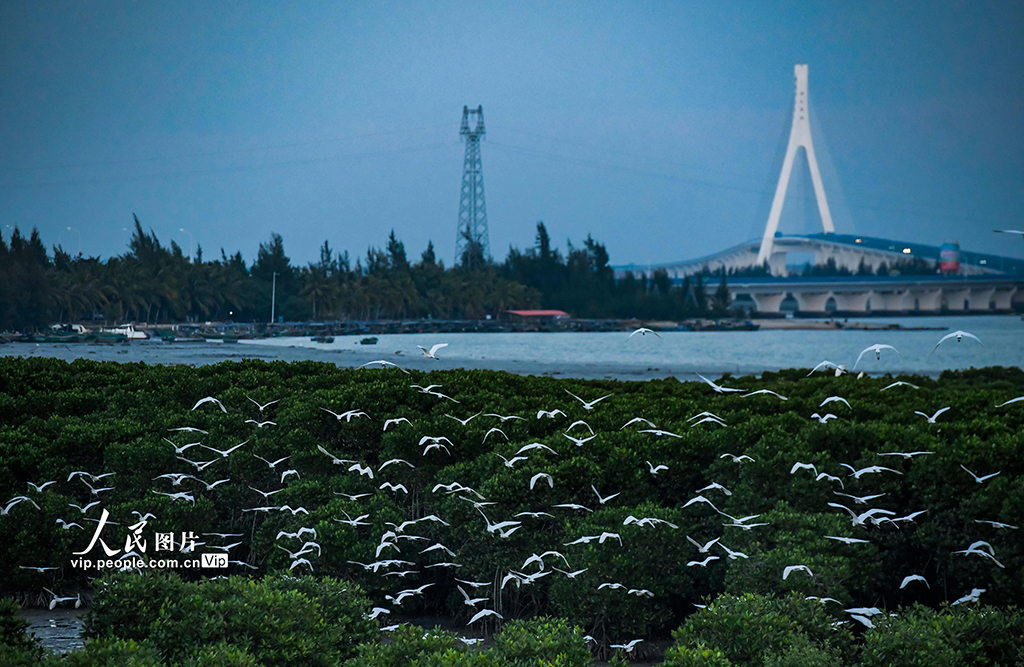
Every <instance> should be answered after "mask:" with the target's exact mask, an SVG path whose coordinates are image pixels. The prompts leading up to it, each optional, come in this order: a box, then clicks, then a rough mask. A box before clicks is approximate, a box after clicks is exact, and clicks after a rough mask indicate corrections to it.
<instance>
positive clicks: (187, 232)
mask: <svg viewBox="0 0 1024 667" xmlns="http://www.w3.org/2000/svg"><path fill="white" fill-rule="evenodd" d="M178 231H179V232H185V233H186V234H188V261H190V262H191V261H192V232H190V231H188V230H187V229H185V228H184V227H178Z"/></svg>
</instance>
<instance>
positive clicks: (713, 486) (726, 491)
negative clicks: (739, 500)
mask: <svg viewBox="0 0 1024 667" xmlns="http://www.w3.org/2000/svg"><path fill="white" fill-rule="evenodd" d="M715 490H718V491H721V492H722V493H724V494H725V495H727V496H731V495H732V491H730V490H729V489H727V488H725V487H724V486H722V485H721V484H719V483H718V482H712V483H711V484H708V485H707V486H705V487H704V488H703V489H697V493H700V492H701V491H715Z"/></svg>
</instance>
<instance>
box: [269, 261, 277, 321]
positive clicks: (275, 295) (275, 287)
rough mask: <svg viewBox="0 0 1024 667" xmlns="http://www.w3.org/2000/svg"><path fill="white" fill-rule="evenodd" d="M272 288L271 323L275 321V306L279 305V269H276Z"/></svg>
mask: <svg viewBox="0 0 1024 667" xmlns="http://www.w3.org/2000/svg"><path fill="white" fill-rule="evenodd" d="M271 285H272V286H271V288H270V323H271V324H273V323H274V307H275V306H276V305H277V271H274V278H273V282H272V283H271Z"/></svg>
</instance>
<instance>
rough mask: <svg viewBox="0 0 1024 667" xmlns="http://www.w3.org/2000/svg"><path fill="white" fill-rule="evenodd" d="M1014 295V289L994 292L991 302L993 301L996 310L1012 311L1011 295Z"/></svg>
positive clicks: (1015, 290) (1015, 289)
mask: <svg viewBox="0 0 1024 667" xmlns="http://www.w3.org/2000/svg"><path fill="white" fill-rule="evenodd" d="M1016 293H1017V288H1016V287H1011V288H1010V289H997V290H995V293H994V294H993V295H992V300H993V301H995V304H996V310H1013V295H1014V294H1016Z"/></svg>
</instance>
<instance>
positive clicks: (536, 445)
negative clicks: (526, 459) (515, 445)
mask: <svg viewBox="0 0 1024 667" xmlns="http://www.w3.org/2000/svg"><path fill="white" fill-rule="evenodd" d="M532 449H546V450H548V451H549V452H551V453H552V454H557V453H558V452H556V451H555V450H553V449H551V448H550V447H548V446H547V445H545V444H543V443H540V442H531V443H530V444H528V445H523V446H522V447H520V448H519V451H518V452H516V454H515V455H516V456H519V455H520V454H522V453H523V452H528V451H530V450H532Z"/></svg>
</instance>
